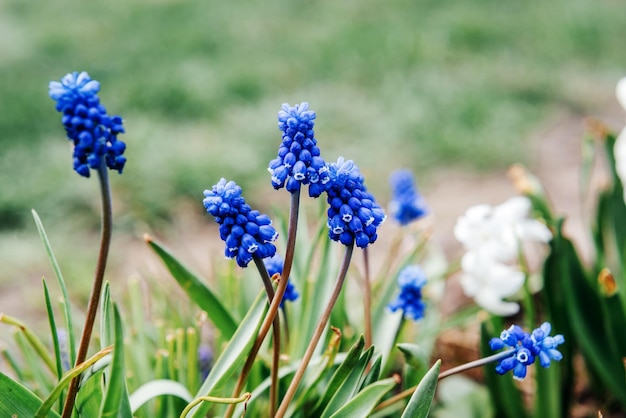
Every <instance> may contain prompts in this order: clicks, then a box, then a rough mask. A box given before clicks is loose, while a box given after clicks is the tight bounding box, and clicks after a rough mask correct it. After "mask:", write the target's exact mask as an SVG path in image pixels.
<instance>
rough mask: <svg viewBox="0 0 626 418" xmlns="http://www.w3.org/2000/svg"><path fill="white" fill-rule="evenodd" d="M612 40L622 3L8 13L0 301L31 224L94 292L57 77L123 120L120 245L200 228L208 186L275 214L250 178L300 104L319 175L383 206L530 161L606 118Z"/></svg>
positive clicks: (84, 5) (613, 74) (0, 38)
mask: <svg viewBox="0 0 626 418" xmlns="http://www.w3.org/2000/svg"><path fill="white" fill-rule="evenodd" d="M625 23H626V21H625V19H624V6H623V2H620V1H618V0H601V1H590V0H587V1H583V0H553V1H510V0H504V1H503V0H473V1H468V0H451V1H447V2H440V1H433V0H414V1H407V0H390V1H386V2H383V3H381V2H375V1H371V0H360V1H354V0H347V1H331V0H320V1H294V0H291V1H288V0H270V1H265V2H258V1H250V0H241V1H234V2H215V1H197V0H194V1H182V0H172V1H169V0H157V1H147V0H140V1H134V2H128V1H122V0H107V1H103V0H96V1H90V2H76V1H64V0H59V1H53V2H29V1H18V0H4V1H2V2H0V97H2V100H1V101H0V146H1V149H2V152H0V164H1V167H2V168H1V169H0V231H2V232H1V233H0V260H1V261H2V263H3V266H4V268H3V269H2V271H1V272H0V286H2V285H4V286H5V289H7V287H6V286H8V283H9V281H11V282H12V283H13V284H14V285H16V284H17V283H20V282H19V280H21V278H22V277H23V276H24V275H28V274H32V273H33V272H32V271H30V272H27V273H24V272H23V270H24V269H23V267H24V266H31V265H36V264H37V262H38V261H41V260H44V257H45V255H44V252H43V249H42V248H41V246H40V244H39V243H38V238H37V235H36V232H35V228H34V225H33V222H32V219H31V215H30V211H29V210H30V209H31V208H35V209H37V210H38V212H39V214H40V216H41V217H42V219H43V221H44V224H45V225H46V226H47V227H48V229H49V230H50V231H49V232H51V234H52V233H53V232H54V231H60V232H59V233H58V234H56V236H55V237H54V238H55V239H53V245H54V244H55V240H56V243H57V245H58V246H59V248H56V249H57V251H58V252H59V253H60V258H61V259H65V260H67V262H66V268H68V269H70V270H74V269H76V272H77V273H76V274H78V272H83V271H87V273H88V274H89V275H90V274H91V269H92V267H90V266H92V265H93V261H92V260H91V259H88V260H86V261H84V263H85V264H86V265H88V266H89V267H85V266H81V263H82V262H83V261H78V262H77V263H75V262H74V261H76V260H79V259H80V256H81V254H83V253H85V254H87V253H88V254H92V253H94V254H93V255H90V256H91V257H92V258H94V259H95V248H96V245H97V244H96V240H95V238H94V240H93V242H91V241H90V239H91V238H82V237H83V236H85V235H86V234H87V233H88V232H89V231H91V232H93V235H97V231H98V229H99V224H98V220H99V218H98V217H99V215H98V213H99V201H98V190H97V185H96V180H95V179H91V180H86V179H84V178H80V177H79V176H78V175H77V174H75V173H74V172H73V171H72V168H71V167H72V166H71V150H70V144H69V142H68V141H67V140H66V139H65V137H64V132H63V130H62V127H61V125H60V114H58V113H56V112H55V110H54V104H53V102H52V100H50V99H49V98H48V96H47V83H48V82H49V81H50V80H58V79H60V78H61V77H62V76H63V75H64V74H66V73H67V72H70V71H75V70H77V71H81V70H85V71H88V72H89V74H90V75H91V76H92V78H94V79H97V80H99V81H100V82H101V85H102V90H101V93H100V97H101V99H102V102H103V103H104V104H105V105H106V106H107V109H108V110H109V113H112V114H119V115H122V116H123V117H124V119H125V126H126V129H127V134H125V135H123V136H121V139H122V140H124V141H125V142H126V143H127V145H128V149H127V157H128V164H127V167H126V169H125V172H124V175H123V176H121V177H120V176H117V175H116V174H115V173H112V184H113V188H114V192H113V193H114V200H115V202H116V215H115V217H116V218H115V222H116V228H117V229H118V231H120V230H122V231H128V232H130V233H131V234H132V233H133V231H139V232H143V231H140V230H141V229H142V228H143V226H144V225H150V226H152V227H154V228H157V229H158V228H159V227H163V228H164V229H167V228H168V226H167V225H169V224H170V223H171V222H175V221H176V217H177V216H178V214H179V213H180V211H181V210H184V209H185V208H187V207H193V208H197V210H198V212H202V206H201V203H200V200H201V198H202V191H203V190H204V189H205V188H208V187H210V186H211V185H212V184H214V183H215V182H216V181H217V180H218V179H219V178H220V177H227V178H228V179H234V180H236V181H237V182H238V183H240V184H241V185H242V186H243V187H244V191H245V193H246V196H251V197H249V198H248V200H252V201H253V203H254V204H255V205H257V206H261V207H264V206H265V207H267V206H269V203H270V202H269V201H270V200H274V199H280V198H281V197H280V196H278V194H274V193H273V190H272V189H271V186H270V184H269V176H268V174H267V172H266V171H265V170H266V167H267V163H268V162H269V160H270V159H272V158H273V157H274V156H275V155H276V149H277V146H278V143H279V141H280V135H279V132H278V129H277V127H276V114H277V111H278V110H279V108H280V105H281V103H283V102H289V103H291V104H295V103H299V102H301V101H308V102H310V104H311V107H312V109H313V110H315V111H316V112H317V114H318V119H317V123H316V137H317V138H318V141H319V145H320V148H321V149H322V152H323V155H324V157H325V158H326V160H327V161H332V160H335V159H336V158H337V157H338V156H340V155H342V156H345V157H346V158H351V159H354V160H355V161H356V162H357V163H358V164H359V165H360V167H361V169H362V171H363V172H364V173H365V174H366V177H368V184H369V187H370V189H372V190H373V191H374V192H375V193H380V194H381V196H383V197H382V198H381V200H383V204H385V202H384V199H385V196H386V195H388V193H387V191H386V185H387V175H388V174H389V172H391V171H392V170H393V169H395V168H397V167H400V166H402V167H410V168H411V169H413V170H414V171H415V172H416V173H417V175H418V178H419V179H420V185H424V184H428V180H429V178H430V176H431V175H432V174H433V173H434V172H436V171H437V170H440V169H446V168H451V167H452V168H459V169H462V170H478V171H488V170H495V169H502V168H504V167H507V166H508V165H510V164H511V163H513V162H520V161H521V162H527V160H528V158H529V152H528V150H529V144H528V141H527V138H529V136H530V134H531V133H532V132H533V131H535V130H536V129H538V128H539V127H541V126H542V124H544V123H546V121H548V120H550V118H552V117H553V116H554V115H558V114H562V113H563V112H566V113H568V114H572V113H573V114H575V115H581V116H582V115H588V114H590V113H596V112H598V109H601V108H602V107H605V106H607V103H613V102H609V100H613V99H612V97H613V89H614V85H615V83H616V81H617V80H618V79H619V78H620V77H621V76H622V75H623V74H624V73H626V48H624V39H626V36H625V35H626V25H625ZM281 196H282V194H281ZM61 231H62V232H61ZM68 231H69V232H68ZM174 233H175V232H174ZM59 235H61V236H59ZM77 243H78V244H77ZM31 244H32V245H31ZM92 244H93V245H92ZM77 247H79V248H77ZM33 249H34V250H33ZM38 257H39V258H38ZM69 260H72V262H71V263H70V262H69ZM81 260H83V259H81ZM18 266H19V267H18ZM17 272H21V273H19V274H18V273H17ZM81 274H82V273H81ZM16 275H17V277H16ZM89 275H88V276H87V277H90V276H89ZM40 276H41V273H38V275H37V277H40ZM85 281H86V282H88V280H85ZM37 292H39V290H38V289H37Z"/></svg>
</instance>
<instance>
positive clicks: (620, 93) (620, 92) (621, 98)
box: [615, 77, 626, 110]
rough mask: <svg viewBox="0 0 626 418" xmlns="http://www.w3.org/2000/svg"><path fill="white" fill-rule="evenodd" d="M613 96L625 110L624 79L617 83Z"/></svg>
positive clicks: (625, 87) (625, 88)
mask: <svg viewBox="0 0 626 418" xmlns="http://www.w3.org/2000/svg"><path fill="white" fill-rule="evenodd" d="M615 95H616V96H617V101H618V102H619V104H621V105H622V107H623V108H624V110H626V77H624V78H622V79H621V80H620V81H618V82H617V87H616V88H615Z"/></svg>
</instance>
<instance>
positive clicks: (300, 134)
mask: <svg viewBox="0 0 626 418" xmlns="http://www.w3.org/2000/svg"><path fill="white" fill-rule="evenodd" d="M315 117H316V115H315V112H314V111H312V110H309V104H308V103H306V102H303V103H300V104H298V105H295V106H293V107H291V106H290V105H289V104H288V103H284V104H283V105H282V108H281V110H280V111H279V112H278V128H279V129H280V130H281V131H282V132H283V137H282V142H281V144H280V147H279V148H278V156H277V157H276V158H275V159H273V160H272V161H270V163H269V167H268V171H269V172H270V174H271V175H272V186H274V188H275V189H277V190H278V189H281V188H283V187H285V188H286V189H287V190H288V191H289V192H290V193H294V192H296V191H298V190H300V187H301V185H303V184H308V185H309V196H311V197H319V196H320V195H321V194H322V193H323V192H324V191H325V189H326V184H327V183H328V181H329V178H328V168H327V166H326V162H325V161H324V159H323V158H322V157H320V149H319V148H318V147H317V140H316V139H315V135H314V132H313V125H314V124H315V122H314V119H315Z"/></svg>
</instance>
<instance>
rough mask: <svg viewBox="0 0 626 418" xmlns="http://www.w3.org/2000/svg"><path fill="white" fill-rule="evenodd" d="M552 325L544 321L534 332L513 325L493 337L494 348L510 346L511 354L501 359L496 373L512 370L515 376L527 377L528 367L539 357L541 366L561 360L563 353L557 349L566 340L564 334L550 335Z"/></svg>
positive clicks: (492, 345) (491, 342) (519, 377)
mask: <svg viewBox="0 0 626 418" xmlns="http://www.w3.org/2000/svg"><path fill="white" fill-rule="evenodd" d="M551 330H552V326H551V325H550V323H549V322H544V323H543V324H541V326H540V327H539V328H537V329H535V330H533V332H532V333H530V334H529V333H527V332H524V330H522V328H521V327H519V326H518V325H511V327H509V329H506V330H504V331H502V333H501V334H500V338H492V339H491V341H489V346H490V347H491V349H492V350H500V349H502V348H508V349H509V351H511V355H510V356H509V357H506V358H505V359H503V360H501V361H500V362H499V363H498V365H497V366H496V373H498V374H505V373H506V372H508V371H510V370H512V371H513V377H515V378H516V379H519V380H521V379H523V378H524V377H526V368H527V367H528V366H530V365H531V364H533V363H534V362H535V359H536V358H537V357H539V364H541V367H549V366H550V363H551V362H552V360H555V361H559V360H561V359H562V358H563V354H561V352H560V351H559V350H557V349H556V347H558V346H559V345H561V344H563V343H564V342H565V338H564V337H563V335H561V334H558V335H555V336H554V337H552V336H550V331H551Z"/></svg>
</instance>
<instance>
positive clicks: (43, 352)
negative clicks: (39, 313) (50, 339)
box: [0, 313, 56, 373]
mask: <svg viewBox="0 0 626 418" xmlns="http://www.w3.org/2000/svg"><path fill="white" fill-rule="evenodd" d="M0 322H3V323H5V324H7V325H13V326H15V327H17V328H18V329H19V330H20V331H21V334H22V335H23V336H24V338H25V339H26V341H28V344H30V346H31V347H32V348H33V350H34V351H35V353H36V354H37V355H38V356H39V358H40V359H41V360H43V362H44V364H45V365H46V366H47V367H48V369H50V371H51V372H52V373H56V364H55V362H54V360H53V359H52V356H50V353H48V349H47V348H46V346H45V344H44V343H43V342H41V340H40V339H39V337H37V335H36V334H35V333H34V332H33V331H31V329H30V328H28V327H27V326H26V324H24V323H23V322H22V321H20V320H19V319H17V318H14V317H12V316H8V315H5V314H3V313H0Z"/></svg>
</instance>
